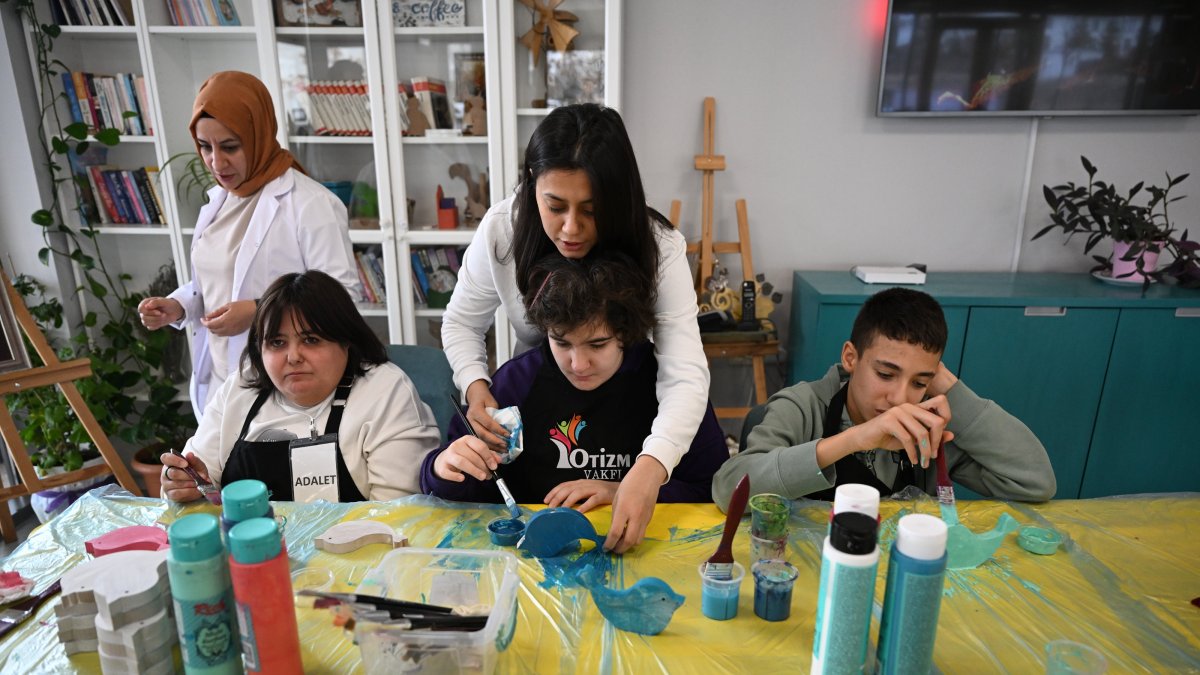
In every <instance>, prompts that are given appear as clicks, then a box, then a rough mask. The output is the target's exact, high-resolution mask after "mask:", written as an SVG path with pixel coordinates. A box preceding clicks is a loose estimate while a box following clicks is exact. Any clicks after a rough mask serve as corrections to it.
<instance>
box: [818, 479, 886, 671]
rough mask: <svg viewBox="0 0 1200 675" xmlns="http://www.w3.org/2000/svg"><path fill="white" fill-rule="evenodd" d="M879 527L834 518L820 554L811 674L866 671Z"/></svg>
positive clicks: (857, 518)
mask: <svg viewBox="0 0 1200 675" xmlns="http://www.w3.org/2000/svg"><path fill="white" fill-rule="evenodd" d="M876 494H878V493H876ZM878 527H879V521H878V520H876V519H875V518H873V517H871V516H869V515H866V514H863V513H858V512H855V511H844V512H841V513H837V514H835V515H834V516H833V522H832V523H830V526H829V536H828V537H825V546H824V548H823V550H822V554H821V588H820V591H818V593H817V624H816V632H815V634H814V637H813V655H812V669H811V672H812V673H813V675H824V674H826V673H830V674H837V673H861V672H864V671H865V667H866V665H867V647H868V644H869V636H870V632H871V605H872V603H873V602H874V601H875V574H876V571H877V570H878V569H879V546H878V544H877V541H878V540H877V534H878Z"/></svg>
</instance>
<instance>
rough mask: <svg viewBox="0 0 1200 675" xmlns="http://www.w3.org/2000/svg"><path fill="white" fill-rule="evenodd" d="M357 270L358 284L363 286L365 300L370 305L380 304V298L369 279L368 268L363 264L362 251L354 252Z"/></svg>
mask: <svg viewBox="0 0 1200 675" xmlns="http://www.w3.org/2000/svg"><path fill="white" fill-rule="evenodd" d="M354 263H355V265H354V266H355V268H356V269H357V270H358V282H359V283H360V284H362V288H363V299H364V300H366V301H367V302H368V303H370V304H375V303H378V302H379V298H378V297H377V296H376V295H375V291H374V289H372V288H371V282H370V280H369V279H367V266H366V265H364V264H363V253H362V251H355V252H354Z"/></svg>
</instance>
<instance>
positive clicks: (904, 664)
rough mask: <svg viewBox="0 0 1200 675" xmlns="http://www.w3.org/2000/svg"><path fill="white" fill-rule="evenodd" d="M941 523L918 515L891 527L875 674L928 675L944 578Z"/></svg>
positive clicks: (944, 544) (929, 517) (908, 517)
mask: <svg viewBox="0 0 1200 675" xmlns="http://www.w3.org/2000/svg"><path fill="white" fill-rule="evenodd" d="M946 533H947V528H946V523H944V522H942V520H941V519H940V518H935V517H933V516H929V515H925V514H921V513H917V514H911V515H907V516H904V517H903V518H901V519H900V523H899V525H898V526H897V528H896V541H895V543H894V544H892V552H891V557H890V559H889V560H888V573H887V590H886V591H885V592H884V596H883V618H882V620H881V621H880V624H879V649H878V650H877V651H876V663H875V665H876V667H875V672H876V673H880V674H881V675H887V674H888V673H928V672H929V671H930V670H931V669H932V668H933V643H934V639H935V638H936V637H937V623H938V612H939V611H940V610H941V607H942V588H943V586H944V584H945V579H946Z"/></svg>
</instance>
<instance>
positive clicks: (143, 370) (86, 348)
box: [0, 0, 195, 466]
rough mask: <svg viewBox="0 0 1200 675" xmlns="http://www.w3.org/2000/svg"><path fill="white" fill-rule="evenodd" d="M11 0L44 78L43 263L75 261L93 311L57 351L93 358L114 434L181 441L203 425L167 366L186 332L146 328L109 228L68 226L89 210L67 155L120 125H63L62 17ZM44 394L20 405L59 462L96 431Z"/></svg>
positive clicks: (87, 388)
mask: <svg viewBox="0 0 1200 675" xmlns="http://www.w3.org/2000/svg"><path fill="white" fill-rule="evenodd" d="M10 1H11V2H13V5H14V6H15V7H16V9H17V11H18V12H19V13H20V14H21V15H23V16H24V18H25V19H26V20H27V23H28V25H29V31H28V40H29V43H30V45H31V47H32V50H31V51H32V56H33V59H34V65H35V68H36V73H37V77H38V79H39V98H38V106H39V112H40V115H39V119H38V134H37V138H38V141H39V143H40V144H41V151H42V157H43V160H44V161H43V166H44V167H45V171H46V173H47V177H48V179H49V182H50V184H51V186H52V189H51V191H50V203H49V204H47V205H45V207H44V208H41V209H38V210H37V211H35V212H34V213H33V216H32V218H31V220H32V221H33V223H34V224H35V225H36V226H38V227H39V228H40V229H41V233H42V241H43V243H44V246H43V247H42V248H41V249H40V250H39V251H38V259H39V260H40V261H41V262H42V263H43V264H46V265H48V264H49V263H50V260H51V256H55V257H59V258H62V259H67V260H70V261H72V262H73V263H74V268H75V270H76V279H77V281H78V284H79V285H78V287H77V288H76V289H75V291H76V292H77V293H78V294H79V296H80V297H81V298H82V299H83V300H84V305H85V308H86V309H87V311H86V312H85V313H84V316H83V320H82V324H83V325H82V326H71V327H70V329H71V330H70V332H71V334H72V337H71V339H70V344H69V345H66V346H61V347H58V348H56V349H57V351H58V353H59V356H60V358H64V359H66V358H78V357H86V358H88V359H89V360H90V361H91V366H92V377H91V378H88V379H86V380H81V381H79V382H77V386H78V387H79V390H80V393H81V394H82V395H83V398H84V400H85V401H88V402H89V407H90V408H91V410H92V412H93V413H94V414H95V415H96V418H97V421H98V422H99V423H100V426H101V428H102V429H103V430H104V432H105V433H106V434H108V435H110V436H116V437H118V438H121V439H123V440H125V441H126V442H129V443H133V444H138V443H146V442H149V441H154V440H158V441H169V442H180V441H181V439H185V438H187V436H189V435H190V434H191V432H192V430H194V428H195V419H194V418H193V416H192V415H191V412H190V409H188V407H187V406H186V404H185V403H184V402H182V401H180V400H179V387H178V386H177V385H176V384H175V383H174V382H172V381H171V378H169V377H166V376H165V375H164V372H163V368H162V364H163V362H164V353H165V352H166V351H167V350H168V349H169V347H170V344H171V342H172V340H173V339H177V338H175V337H174V336H173V335H172V331H154V332H148V331H146V330H145V329H144V328H143V327H142V325H141V322H140V321H139V320H138V314H137V306H138V302H140V301H141V300H142V298H144V297H145V294H143V293H140V292H135V291H133V290H131V289H130V288H129V282H130V281H131V279H132V278H131V277H130V275H128V274H124V273H119V272H116V271H114V270H112V269H110V268H109V267H108V265H107V264H106V262H105V260H104V257H103V255H102V254H101V248H100V247H99V246H98V242H97V237H98V235H99V234H100V233H99V231H98V230H96V229H95V228H94V227H93V226H92V224H91V223H89V222H88V220H87V218H86V217H85V216H84V215H83V214H82V213H81V214H80V218H79V219H78V222H79V223H80V226H79V227H72V226H71V225H69V224H68V220H67V218H66V214H67V213H70V212H71V211H76V212H78V211H80V206H79V204H78V203H77V204H75V205H74V207H72V206H70V205H68V204H65V203H64V202H63V200H62V193H63V190H62V186H63V183H64V182H68V181H71V180H73V178H72V176H71V172H70V169H69V166H67V161H66V160H67V155H68V153H69V152H71V151H72V150H73V151H74V152H76V153H78V154H83V153H84V152H86V151H87V149H88V147H89V145H90V144H91V143H94V142H99V143H102V144H104V145H107V146H114V145H117V144H119V143H120V141H121V134H120V131H119V130H117V129H112V128H105V129H99V130H97V131H96V132H95V133H94V134H91V135H90V136H89V133H88V132H89V129H88V127H87V125H85V124H83V123H73V124H67V125H64V124H62V120H61V119H60V112H59V111H60V108H61V107H62V106H60V105H59V103H61V102H63V101H65V96H66V95H65V94H62V93H58V94H56V93H55V82H57V81H59V79H60V73H61V72H63V71H67V70H69V68H67V66H66V65H65V64H63V63H62V62H61V61H59V60H57V59H55V58H54V56H53V50H54V40H55V39H56V38H57V37H58V36H59V35H60V34H61V30H60V28H59V27H58V26H57V25H55V24H53V23H42V22H41V21H39V18H38V14H37V6H36V4H35V2H33V0H0V2H10ZM132 114H135V113H127V114H126V115H127V116H128V115H132ZM172 276H173V274H172ZM18 291H20V292H21V294H22V296H23V297H26V298H30V299H32V300H31V301H29V302H28V304H31V305H32V306H31V307H30V310H31V312H32V313H33V315H34V317H35V319H36V320H37V321H38V322H39V325H41V326H42V328H43V330H45V329H47V328H50V327H53V328H61V327H62V325H63V307H62V305H61V303H60V302H59V301H58V300H57V299H47V298H45V296H44V289H42V288H40V287H39V286H38V285H37V284H36V282H34V281H33V280H31V279H28V278H24V279H22V282H21V285H20V286H18ZM35 308H36V310H35ZM32 356H33V354H32V353H31V357H32ZM42 391H44V392H46V396H45V397H43V396H40V395H39V396H34V397H29V398H27V399H25V401H24V402H23V403H24V405H23V406H20V407H16V406H14V409H20V410H22V416H23V419H22V421H23V422H24V429H23V431H22V434H23V439H24V440H25V442H26V443H27V444H28V445H29V446H30V447H31V449H37V450H40V451H42V452H45V453H47V454H46V455H45V457H44V458H43V459H44V463H45V464H47V465H49V466H53V463H52V462H53V460H54V458H56V457H64V458H65V457H66V456H67V455H68V454H70V453H71V450H70V448H71V447H75V448H78V447H79V444H81V443H83V442H85V441H86V439H87V435H86V433H85V432H82V428H81V427H80V426H79V423H78V420H75V419H74V416H73V414H71V413H70V407H69V406H68V405H67V404H66V402H65V401H63V400H62V398H61V395H59V393H58V391H57V390H56V389H50V388H46V389H44V390H40V391H39V392H38V393H39V394H40V393H41V392H42ZM29 393H32V392H26V394H29ZM72 463H73V460H72Z"/></svg>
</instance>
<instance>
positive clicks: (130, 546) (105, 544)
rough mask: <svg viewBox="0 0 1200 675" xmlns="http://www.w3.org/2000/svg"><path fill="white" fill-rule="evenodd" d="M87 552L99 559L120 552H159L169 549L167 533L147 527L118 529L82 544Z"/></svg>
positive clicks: (157, 528)
mask: <svg viewBox="0 0 1200 675" xmlns="http://www.w3.org/2000/svg"><path fill="white" fill-rule="evenodd" d="M83 546H84V548H85V549H87V552H88V553H90V554H92V555H93V556H95V557H97V558H99V557H101V556H106V555H109V554H110V553H117V552H120V551H160V550H162V549H165V548H169V547H170V544H168V543H167V531H166V530H164V529H162V528H159V527H151V526H149V525H130V526H129V527H120V528H117V529H115V530H113V531H111V532H108V533H106V534H102V535H100V536H99V537H96V538H95V539H89V540H87V541H86V542H84V544H83Z"/></svg>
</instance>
